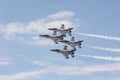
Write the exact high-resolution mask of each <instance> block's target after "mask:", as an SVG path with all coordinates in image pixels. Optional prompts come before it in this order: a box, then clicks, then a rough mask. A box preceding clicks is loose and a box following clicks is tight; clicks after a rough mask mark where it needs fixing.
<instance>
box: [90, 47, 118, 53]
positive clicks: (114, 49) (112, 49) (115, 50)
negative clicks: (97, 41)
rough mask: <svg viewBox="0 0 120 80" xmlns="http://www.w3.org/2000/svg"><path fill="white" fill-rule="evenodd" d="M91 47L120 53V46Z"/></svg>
mask: <svg viewBox="0 0 120 80" xmlns="http://www.w3.org/2000/svg"><path fill="white" fill-rule="evenodd" d="M90 48H93V49H98V50H104V51H110V52H116V53H120V49H118V48H105V47H90Z"/></svg>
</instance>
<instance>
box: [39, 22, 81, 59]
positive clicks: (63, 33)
mask: <svg viewBox="0 0 120 80" xmlns="http://www.w3.org/2000/svg"><path fill="white" fill-rule="evenodd" d="M72 29H73V28H68V29H65V26H64V24H62V25H61V28H48V30H50V31H53V34H52V35H39V36H40V37H45V38H49V39H52V40H53V41H54V42H55V44H58V43H59V42H61V43H64V44H67V45H70V46H71V47H72V50H68V49H67V46H66V45H65V46H64V48H63V49H51V50H50V51H53V52H57V53H61V54H63V55H64V56H65V58H66V59H69V55H71V56H72V57H74V52H75V51H76V46H78V47H79V48H81V43H82V42H83V40H80V41H75V37H71V40H65V39H64V37H67V34H68V35H69V36H72ZM57 33H59V34H60V35H57Z"/></svg>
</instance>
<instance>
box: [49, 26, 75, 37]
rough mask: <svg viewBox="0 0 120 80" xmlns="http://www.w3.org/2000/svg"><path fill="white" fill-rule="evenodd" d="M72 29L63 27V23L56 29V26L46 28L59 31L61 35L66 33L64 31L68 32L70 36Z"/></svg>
mask: <svg viewBox="0 0 120 80" xmlns="http://www.w3.org/2000/svg"><path fill="white" fill-rule="evenodd" d="M72 29H73V28H68V29H65V26H64V24H62V26H61V28H60V29H58V28H48V30H51V31H56V32H59V33H60V34H61V35H66V33H68V34H69V35H70V36H71V35H72V34H71V33H72Z"/></svg>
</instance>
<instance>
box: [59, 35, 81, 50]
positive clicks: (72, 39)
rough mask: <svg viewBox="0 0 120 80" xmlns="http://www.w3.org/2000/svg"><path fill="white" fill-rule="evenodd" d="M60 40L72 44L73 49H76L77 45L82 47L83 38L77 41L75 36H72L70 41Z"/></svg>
mask: <svg viewBox="0 0 120 80" xmlns="http://www.w3.org/2000/svg"><path fill="white" fill-rule="evenodd" d="M60 42H62V43H65V44H67V45H70V46H71V47H72V48H73V49H76V46H78V47H79V48H81V43H82V42H83V40H81V41H75V37H72V38H71V40H70V41H69V40H61V41H60Z"/></svg>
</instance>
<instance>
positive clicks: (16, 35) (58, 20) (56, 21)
mask: <svg viewBox="0 0 120 80" xmlns="http://www.w3.org/2000/svg"><path fill="white" fill-rule="evenodd" d="M74 15H75V13H74V12H72V11H60V12H58V13H55V14H50V15H48V16H46V17H45V18H42V19H38V20H33V21H29V22H26V23H21V22H12V23H9V24H5V25H0V35H2V36H3V37H4V38H5V39H7V40H20V41H21V40H22V41H26V42H28V44H31V45H33V44H35V45H36V44H38V45H41V43H40V41H38V40H40V39H38V40H37V42H35V41H31V40H33V39H31V37H32V36H34V35H39V34H48V33H49V34H52V31H48V28H49V27H56V28H60V26H61V24H65V26H66V28H69V27H74V25H75V24H74V22H75V19H74V18H73V16H74ZM66 18H67V19H66ZM34 42H35V43H34ZM45 42H47V44H45V45H51V42H50V44H49V43H48V42H49V41H45Z"/></svg>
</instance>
